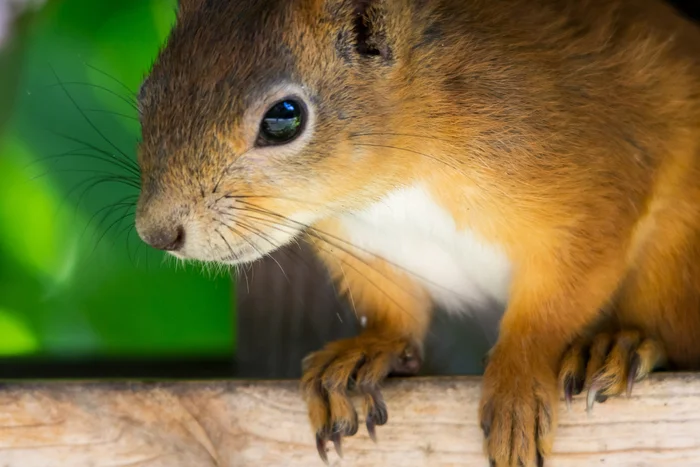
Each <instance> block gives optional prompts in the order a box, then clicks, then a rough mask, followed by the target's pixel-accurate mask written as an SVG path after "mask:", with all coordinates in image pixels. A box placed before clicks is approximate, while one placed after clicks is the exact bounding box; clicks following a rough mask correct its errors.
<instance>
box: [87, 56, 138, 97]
mask: <svg viewBox="0 0 700 467" xmlns="http://www.w3.org/2000/svg"><path fill="white" fill-rule="evenodd" d="M83 65H85V66H86V67H88V68H90V69H91V70H94V71H96V72H98V73H99V74H101V75H102V76H104V77H106V78H109V79H111V80H112V81H114V82H115V83H117V84H118V85H120V86H121V87H122V89H124V90H125V91H126V92H128V93H129V95H131V96H133V97H134V98H135V97H136V92H134V91H133V90H132V89H131V88H130V87H129V86H127V85H126V84H124V82H123V81H121V80H119V79H117V78H116V77H115V76H112V75H110V74H109V73H107V72H106V71H103V70H100V69H99V68H97V67H96V66H94V65H90V64H89V63H87V62H83Z"/></svg>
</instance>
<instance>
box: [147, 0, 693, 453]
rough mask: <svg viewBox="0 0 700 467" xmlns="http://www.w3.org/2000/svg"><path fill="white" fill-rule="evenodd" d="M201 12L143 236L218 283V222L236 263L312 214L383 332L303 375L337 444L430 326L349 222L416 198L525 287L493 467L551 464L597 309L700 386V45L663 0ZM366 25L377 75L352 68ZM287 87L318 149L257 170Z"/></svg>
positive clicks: (183, 44) (437, 0)
mask: <svg viewBox="0 0 700 467" xmlns="http://www.w3.org/2000/svg"><path fill="white" fill-rule="evenodd" d="M188 2H191V6H190V7H189V8H184V9H183V10H182V12H181V14H180V15H179V18H178V23H177V25H176V27H175V29H174V31H173V33H172V36H171V37H170V39H169V42H168V44H167V46H166V47H165V48H164V50H163V52H162V53H161V55H160V56H159V58H158V60H157V61H156V63H155V64H154V67H153V69H152V71H151V73H150V76H149V77H148V79H147V80H146V82H145V84H144V87H143V89H142V92H141V99H140V102H141V107H142V122H143V132H144V136H143V144H142V145H141V147H140V150H139V162H140V164H141V167H142V171H143V193H142V197H141V200H140V203H139V209H138V215H137V217H138V218H137V224H139V227H140V232H142V231H145V230H148V229H149V228H155V227H154V226H162V225H167V224H169V223H172V222H185V221H184V220H183V219H186V222H188V223H190V224H191V225H192V226H194V227H192V228H195V227H196V229H197V232H198V234H197V235H198V237H196V238H198V239H199V240H198V241H200V243H202V245H205V243H206V242H205V241H204V240H202V239H206V241H207V242H208V246H206V245H205V246H206V248H205V246H200V247H199V248H200V249H199V250H198V251H200V252H202V253H201V254H198V255H197V258H198V259H202V260H207V261H216V260H217V258H218V257H220V256H221V255H222V254H223V253H225V251H226V247H228V248H231V245H230V244H229V242H228V241H226V238H224V242H223V243H222V241H221V240H220V238H219V236H220V235H217V233H219V232H218V231H217V229H218V228H221V229H224V227H221V225H223V224H225V223H224V222H223V221H221V219H222V218H221V216H220V214H221V213H222V212H224V213H225V214H226V215H227V216H229V217H228V219H230V222H231V223H234V222H235V223H238V224H239V225H241V226H247V227H241V228H239V229H238V230H237V231H236V233H237V235H238V237H240V241H239V243H241V244H243V243H244V241H245V240H248V241H250V240H251V239H253V240H255V239H256V238H257V237H260V238H263V237H265V238H269V236H270V235H272V234H273V233H274V232H275V229H280V228H281V227H280V226H285V228H287V229H291V230H301V228H299V229H297V227H298V226H296V225H294V224H290V223H289V222H287V221H285V218H287V217H289V216H291V215H292V214H294V213H296V212H299V211H309V212H312V213H313V214H314V216H315V219H320V220H318V222H316V223H315V225H314V226H313V228H312V229H311V230H307V233H308V234H309V238H310V240H311V241H312V242H313V243H314V244H315V245H316V248H317V251H318V253H319V255H320V256H321V258H322V259H323V260H324V261H325V262H326V263H327V265H328V267H329V268H330V270H331V272H332V273H333V275H334V276H335V277H336V278H337V280H338V283H339V284H340V286H341V288H342V290H343V291H345V292H346V293H347V295H348V298H349V299H352V300H353V301H354V304H355V306H356V307H357V308H358V310H359V312H360V313H362V314H363V315H365V316H366V317H367V319H368V327H367V330H366V332H365V334H364V335H362V336H360V337H358V338H356V339H352V340H349V341H342V342H340V343H334V344H331V345H329V347H327V348H326V349H324V350H322V351H321V352H320V353H318V354H315V355H312V356H311V357H309V359H308V360H307V368H306V373H305V377H304V381H303V382H304V387H305V394H306V395H307V396H308V397H309V400H310V402H309V404H310V417H311V422H312V425H313V428H314V429H315V430H316V431H317V433H318V434H319V437H320V440H321V441H324V440H325V439H333V440H334V441H338V440H337V439H335V438H334V437H337V435H334V434H333V425H334V424H336V425H338V427H341V428H342V430H341V431H342V433H343V434H351V433H353V432H354V427H355V426H356V422H355V418H354V417H355V415H354V409H353V408H352V406H351V405H350V404H349V401H348V400H347V398H346V396H345V391H346V386H347V385H348V383H351V382H352V381H355V380H356V381H355V382H356V383H358V384H359V385H360V386H361V387H363V388H364V389H363V390H364V391H365V392H366V393H367V394H369V395H370V396H372V395H373V394H374V395H378V392H377V391H376V387H375V386H376V384H378V382H379V380H380V379H381V378H382V377H384V376H385V375H386V373H387V372H388V371H389V370H390V369H391V368H392V365H393V364H394V363H395V362H396V361H400V358H401V355H402V352H404V351H406V349H414V347H415V349H414V350H415V351H416V352H420V342H421V340H422V339H423V337H424V334H425V332H426V328H427V324H428V322H429V320H430V310H431V303H430V299H429V297H428V296H427V294H426V292H425V291H423V290H422V289H421V288H420V287H419V286H418V285H417V283H416V282H415V281H414V280H413V279H412V278H411V277H410V276H408V275H406V274H404V273H403V272H402V271H400V270H397V269H396V268H394V267H392V265H391V264H388V263H387V262H385V261H383V260H382V259H381V258H376V259H371V260H369V261H366V260H362V259H361V258H362V255H361V254H360V253H361V252H359V251H356V249H354V248H353V246H352V245H349V244H347V243H346V242H344V241H343V240H342V239H343V234H344V233H343V231H342V229H341V228H340V227H339V225H338V224H337V222H335V221H334V220H333V219H334V216H336V215H337V214H339V213H343V212H347V211H351V210H354V209H361V208H363V207H366V206H368V205H369V204H371V203H372V202H374V201H376V200H378V199H380V198H381V197H382V196H383V195H384V194H386V193H388V192H389V191H391V190H393V189H395V188H396V187H402V186H409V185H411V184H412V183H413V182H415V181H417V180H421V181H424V182H426V183H428V184H429V186H430V187H431V191H432V194H433V195H434V196H435V198H436V199H437V200H439V203H440V204H441V205H442V207H444V208H445V209H447V210H448V211H449V212H450V213H451V215H452V216H453V218H454V219H455V221H456V223H457V224H458V226H460V227H463V228H469V229H472V230H473V231H475V232H477V233H478V234H479V235H481V236H482V237H483V238H484V239H488V240H489V241H490V242H494V243H496V244H498V245H499V246H501V247H502V248H503V249H504V250H505V252H506V253H507V255H508V257H509V258H510V259H511V260H512V262H513V263H514V265H515V272H514V279H513V283H512V289H511V293H510V300H509V305H508V309H507V311H506V313H505V315H504V318H503V320H502V323H501V329H500V337H499V341H498V343H497V345H496V347H495V348H494V349H493V352H492V353H491V355H490V359H489V364H488V366H487V369H486V372H485V375H484V387H483V402H482V410H481V413H480V417H481V423H482V426H483V427H484V431H485V434H486V444H485V449H486V453H487V455H488V456H489V458H491V459H492V461H493V463H494V465H498V466H501V465H503V466H506V465H507V466H516V465H525V466H530V465H536V464H537V463H538V462H541V458H542V457H543V456H544V457H546V455H547V454H548V453H549V451H550V450H551V445H552V439H553V434H554V428H555V425H556V402H557V374H558V370H559V364H560V359H561V357H562V355H563V354H564V352H565V351H566V349H567V348H568V347H569V345H570V344H572V343H573V342H574V341H575V339H576V338H578V337H580V336H581V335H582V333H583V332H584V330H585V329H587V328H588V327H590V326H591V325H592V324H594V323H595V322H596V321H597V320H598V318H599V317H600V311H601V310H608V311H609V313H610V314H611V315H612V316H613V317H614V319H615V320H616V323H618V324H619V325H620V326H621V327H622V328H632V327H633V328H635V329H638V330H641V332H642V333H643V335H644V336H648V337H649V338H650V339H653V341H652V342H659V343H661V344H660V345H663V348H664V349H665V352H666V356H667V358H668V363H669V365H670V366H671V367H674V368H682V369H692V368H698V367H699V366H700V345H698V344H697V342H698V339H700V183H699V182H698V180H700V33H699V32H698V28H697V27H696V26H694V25H692V24H690V23H689V22H687V21H685V20H683V19H681V18H680V17H678V16H677V15H676V14H675V13H674V12H673V11H671V10H670V9H669V8H667V7H666V6H664V5H663V4H662V3H661V2H659V1H655V0H503V1H493V0H473V1H464V0H430V1H424V0H391V1H390V0H376V1H364V2H360V1H354V2H353V1H350V0H289V1H282V0H245V1H239V2H233V1H224V0H206V1H205V0H201V1H195V0H184V2H183V3H185V5H187V4H188ZM369 4H371V5H372V6H371V7H370V9H369V10H368V21H367V27H368V32H369V36H368V38H367V44H369V45H368V47H369V48H370V49H372V50H375V51H376V53H374V54H358V53H357V50H356V48H355V46H354V43H353V41H354V38H355V37H356V32H355V30H353V26H354V25H355V24H356V22H355V16H354V15H355V11H356V8H367V5H369ZM365 52H366V51H365ZM280 79H285V80H289V81H292V82H295V83H298V84H299V85H303V86H304V89H305V90H306V92H308V94H309V100H310V101H311V102H312V103H313V105H314V107H315V108H316V118H317V123H316V126H315V130H314V135H313V136H312V137H311V139H310V140H309V142H308V144H307V145H306V147H305V148H304V149H303V151H300V152H299V153H298V154H288V153H286V152H284V151H281V152H279V153H275V152H274V151H272V152H271V151H268V152H266V153H264V154H265V155H264V157H263V156H261V155H259V154H258V153H255V152H250V151H249V148H250V146H251V144H252V140H253V139H254V136H255V131H256V128H257V127H256V125H257V120H255V119H252V120H251V121H252V122H254V123H252V124H251V123H250V122H248V120H247V118H248V117H246V115H249V114H251V112H252V115H257V114H255V112H254V111H252V110H251V108H252V109H257V108H260V109H264V99H265V95H266V92H268V91H267V90H268V86H269V85H271V84H273V83H275V82H276V81H278V80H280ZM226 195H229V196H230V197H231V198H232V199H233V200H234V201H230V202H229V204H225V203H226V202H227V200H228V199H229V198H226V199H224V197H225V196H226ZM222 200H223V201H222ZM236 202H238V203H239V204H235V203H236ZM231 203H234V204H231ZM212 219H213V220H212ZM285 222H286V224H285ZM228 228H229V229H233V227H230V226H228ZM241 229H244V230H241ZM222 231H223V230H222ZM256 236H257V237H256ZM222 238H223V237H222ZM232 241H233V240H232ZM224 243H225V245H224ZM258 245H261V243H260V242H259V243H258ZM233 246H234V247H238V246H239V245H233ZM273 246H275V245H273ZM259 247H260V246H259ZM217 255H218V256H217ZM639 339H641V338H639ZM368 356H371V358H370V357H368ZM577 358H578V357H574V359H573V360H572V361H576V359H577ZM397 359H398V360H397ZM645 361H646V360H645ZM567 362H569V360H565V367H566V368H570V367H571V365H573V367H576V366H577V365H578V363H567ZM399 366H400V365H399ZM409 366H410V365H409ZM621 371H622V370H621ZM623 372H624V371H623ZM613 392H614V391H613ZM368 397H369V396H368ZM372 397H374V396H372ZM372 397H370V398H369V399H368V401H369V402H368V407H367V409H368V410H369V411H370V412H369V413H370V415H371V414H372V413H375V415H376V412H377V411H376V410H374V412H373V409H372V407H373V404H374V403H375V402H374V401H375V399H373V398H372ZM375 418H378V419H381V418H382V417H378V416H377V417H375ZM378 424H379V423H378ZM336 428H337V427H336Z"/></svg>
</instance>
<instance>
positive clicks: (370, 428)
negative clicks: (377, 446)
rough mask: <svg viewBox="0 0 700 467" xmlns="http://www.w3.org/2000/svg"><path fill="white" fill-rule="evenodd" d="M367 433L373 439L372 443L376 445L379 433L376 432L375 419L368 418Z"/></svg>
mask: <svg viewBox="0 0 700 467" xmlns="http://www.w3.org/2000/svg"><path fill="white" fill-rule="evenodd" d="M367 433H369V437H370V438H371V439H372V441H374V442H375V443H376V442H377V431H376V430H375V424H374V418H373V417H371V416H368V417H367Z"/></svg>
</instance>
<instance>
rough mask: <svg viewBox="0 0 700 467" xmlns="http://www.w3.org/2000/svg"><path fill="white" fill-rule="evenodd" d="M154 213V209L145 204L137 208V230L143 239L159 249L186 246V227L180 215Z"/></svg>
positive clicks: (169, 249) (177, 248) (176, 249)
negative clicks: (144, 206) (145, 206)
mask: <svg viewBox="0 0 700 467" xmlns="http://www.w3.org/2000/svg"><path fill="white" fill-rule="evenodd" d="M156 212H157V211H156ZM153 214H154V209H144V208H143V205H141V206H139V208H137V210H136V232H138V235H139V237H141V240H143V241H144V242H145V243H147V244H148V245H150V246H152V247H153V248H156V249H158V250H163V251H178V250H181V249H182V248H183V247H184V246H185V227H184V226H183V224H182V222H181V218H180V216H175V215H172V216H162V215H153Z"/></svg>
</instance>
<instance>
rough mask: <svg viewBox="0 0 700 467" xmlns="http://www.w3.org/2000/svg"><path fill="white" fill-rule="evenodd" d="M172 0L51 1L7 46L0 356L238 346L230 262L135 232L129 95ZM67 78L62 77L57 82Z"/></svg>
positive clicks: (168, 19)
mask: <svg viewBox="0 0 700 467" xmlns="http://www.w3.org/2000/svg"><path fill="white" fill-rule="evenodd" d="M175 8H176V0H119V1H114V2H112V1H96V0H53V1H52V0H49V1H48V2H46V3H44V4H43V5H42V6H41V7H40V8H38V9H36V10H34V11H32V12H28V13H27V14H24V15H23V16H22V17H21V18H20V19H19V21H18V22H17V24H15V25H14V30H13V33H12V40H11V41H9V42H5V44H4V46H3V47H2V49H0V357H4V358H7V357H21V356H34V357H36V356H41V357H42V358H44V357H48V358H57V359H60V358H64V357H67V358H73V357H82V356H90V357H95V356H97V357H102V356H104V357H138V358H152V357H156V358H162V357H167V356H175V355H178V356H180V355H187V356H189V357H199V356H202V357H211V356H227V355H228V356H231V357H232V356H233V354H234V352H235V337H234V336H235V329H234V326H235V319H234V317H235V314H234V312H235V310H234V309H233V307H234V305H233V304H234V297H233V293H234V292H233V287H232V282H231V278H230V276H229V275H228V274H219V275H214V274H213V273H212V274H208V273H206V271H205V272H203V271H202V270H200V269H199V267H193V266H182V265H179V264H177V263H176V262H175V261H174V260H166V259H165V257H164V255H163V254H161V253H160V252H156V251H152V250H150V249H149V248H148V247H146V246H145V245H143V244H142V242H141V241H140V240H139V239H138V237H137V235H136V233H135V231H134V230H133V206H134V203H135V200H136V195H137V193H138V188H137V183H138V178H137V177H135V176H134V174H133V173H131V172H130V169H129V165H128V162H125V161H124V157H125V156H123V155H122V154H121V153H124V154H125V155H126V157H128V158H129V159H130V160H131V161H135V146H136V143H137V141H138V138H139V125H138V121H137V120H136V116H137V114H136V110H135V108H134V106H133V102H134V94H135V92H136V91H137V89H138V86H139V84H140V82H141V80H142V78H143V76H144V74H145V73H146V72H147V70H148V68H149V66H150V64H151V62H152V60H153V59H154V57H155V55H156V53H157V51H158V49H159V47H160V46H161V44H162V43H163V41H164V40H165V38H166V36H167V33H168V31H169V28H170V26H171V24H172V22H173V20H174V18H175ZM58 83H61V84H58Z"/></svg>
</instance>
